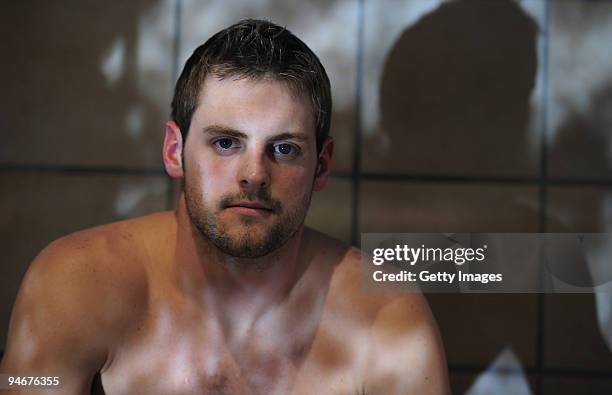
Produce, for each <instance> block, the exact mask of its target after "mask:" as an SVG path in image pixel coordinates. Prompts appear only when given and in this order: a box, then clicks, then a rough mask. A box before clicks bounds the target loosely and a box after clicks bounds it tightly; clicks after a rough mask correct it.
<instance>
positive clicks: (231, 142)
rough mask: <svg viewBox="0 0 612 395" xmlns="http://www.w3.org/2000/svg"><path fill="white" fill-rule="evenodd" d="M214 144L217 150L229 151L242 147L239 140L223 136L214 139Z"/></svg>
mask: <svg viewBox="0 0 612 395" xmlns="http://www.w3.org/2000/svg"><path fill="white" fill-rule="evenodd" d="M213 146H214V147H215V149H216V150H217V151H219V152H221V153H227V152H228V151H232V150H234V149H237V148H240V143H239V141H238V140H236V139H234V138H231V137H221V138H219V139H217V140H215V141H213Z"/></svg>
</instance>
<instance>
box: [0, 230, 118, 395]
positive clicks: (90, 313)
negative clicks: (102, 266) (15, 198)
mask: <svg viewBox="0 0 612 395" xmlns="http://www.w3.org/2000/svg"><path fill="white" fill-rule="evenodd" d="M84 258H85V257H84V255H83V254H82V253H79V252H78V249H75V248H74V246H73V245H70V243H66V242H56V243H53V244H51V245H50V246H49V247H47V248H46V249H45V250H43V252H41V254H39V256H38V257H37V258H36V259H35V260H34V262H33V263H32V265H31V266H30V268H29V269H28V272H27V273H26V276H25V278H24V280H23V282H22V284H21V287H20V290H19V293H18V295H17V299H16V302H15V306H14V307H13V312H12V315H11V321H10V325H9V332H8V338H7V344H6V350H5V354H4V357H3V360H2V365H1V369H0V371H2V372H3V373H11V374H28V373H29V374H44V373H47V374H50V375H51V374H52V375H53V376H56V375H60V376H62V388H63V389H62V390H61V392H58V391H57V390H51V392H52V393H54V394H60V393H64V394H77V393H87V392H89V387H90V385H91V380H92V378H93V376H94V374H95V373H96V371H97V370H99V369H100V367H101V366H102V365H103V364H104V362H105V359H106V355H107V352H108V349H107V344H106V340H107V339H105V336H104V335H103V333H101V332H102V331H104V329H105V327H106V325H105V323H104V321H103V319H101V314H100V313H101V312H102V311H101V310H100V309H101V305H100V303H99V300H96V293H97V292H98V291H100V290H101V289H100V286H101V285H102V284H103V281H102V280H100V278H99V276H97V275H96V274H95V269H94V270H92V263H91V262H87V260H86V259H84ZM102 318H103V315H102ZM11 393H13V392H11ZM37 393H40V392H37Z"/></svg>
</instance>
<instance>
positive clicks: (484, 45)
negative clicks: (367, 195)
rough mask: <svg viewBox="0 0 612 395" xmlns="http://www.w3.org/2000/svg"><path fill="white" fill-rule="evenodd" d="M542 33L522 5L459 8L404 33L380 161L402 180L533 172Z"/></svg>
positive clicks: (388, 95) (459, 4)
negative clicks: (533, 108) (532, 120)
mask: <svg viewBox="0 0 612 395" xmlns="http://www.w3.org/2000/svg"><path fill="white" fill-rule="evenodd" d="M536 29H537V28H536V25H535V24H534V22H533V21H532V20H531V19H530V18H529V17H528V16H527V15H526V14H525V13H524V12H523V11H522V10H521V9H520V8H519V7H518V6H517V5H516V4H514V3H513V2H509V1H508V2H506V1H502V2H486V1H485V2H475V1H456V2H450V3H445V4H443V5H441V6H440V7H439V8H437V9H436V10H435V11H433V12H431V13H430V14H428V15H426V16H424V17H423V18H422V19H421V20H419V21H418V22H417V23H416V24H415V25H413V26H411V27H410V28H409V29H407V30H405V31H404V32H403V33H402V34H401V36H400V38H399V39H398V40H397V42H396V43H395V45H394V46H393V49H392V50H391V52H390V55H389V57H388V59H387V61H386V64H385V67H384V71H383V78H382V82H381V93H380V97H381V108H380V113H381V126H382V133H383V134H384V139H383V140H384V141H386V144H384V145H382V146H381V145H378V147H380V148H379V152H377V153H375V154H377V155H375V156H376V162H380V163H383V164H384V167H385V168H386V170H388V171H392V172H394V173H397V172H399V173H411V174H432V173H433V174H462V175H470V174H477V175H483V174H486V175H498V176H499V175H509V174H514V175H516V174H517V173H519V174H524V173H526V172H527V173H529V172H533V171H534V170H535V166H534V162H533V160H532V159H531V158H530V157H529V153H528V150H527V133H526V126H527V122H528V116H529V97H530V94H531V91H532V89H533V87H534V78H535V73H536V63H537V62H536V40H535V39H536ZM380 137H381V136H380V135H378V136H374V138H378V139H380ZM372 145H373V144H366V146H372ZM374 146H376V145H374ZM424 147H426V149H424Z"/></svg>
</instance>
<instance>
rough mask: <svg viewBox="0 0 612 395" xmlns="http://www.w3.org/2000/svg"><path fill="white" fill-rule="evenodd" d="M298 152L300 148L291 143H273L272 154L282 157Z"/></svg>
mask: <svg viewBox="0 0 612 395" xmlns="http://www.w3.org/2000/svg"><path fill="white" fill-rule="evenodd" d="M299 153H300V149H299V148H298V147H296V146H295V145H293V144H289V143H279V144H275V145H274V155H277V156H282V157H294V156H297V155H298V154H299Z"/></svg>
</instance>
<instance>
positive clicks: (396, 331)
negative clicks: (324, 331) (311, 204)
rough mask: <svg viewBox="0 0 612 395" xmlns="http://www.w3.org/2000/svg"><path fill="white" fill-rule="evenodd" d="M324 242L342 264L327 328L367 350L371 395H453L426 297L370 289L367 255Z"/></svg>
mask: <svg viewBox="0 0 612 395" xmlns="http://www.w3.org/2000/svg"><path fill="white" fill-rule="evenodd" d="M320 243H321V245H325V246H326V248H327V249H328V250H329V251H335V254H336V255H335V256H336V259H338V262H337V263H336V265H335V268H334V272H333V275H332V279H331V281H330V289H329V292H328V297H327V301H326V312H327V318H326V322H325V325H326V326H327V328H328V331H330V332H331V331H336V330H340V329H341V328H342V329H344V330H343V332H342V333H343V335H342V340H343V341H344V342H348V343H349V344H347V345H346V346H347V347H350V348H351V349H353V350H357V349H361V350H362V353H361V357H360V359H361V361H360V363H361V367H360V369H361V373H360V376H361V377H362V378H363V388H364V389H365V390H366V393H385V394H401V393H419V394H446V393H448V392H449V388H448V377H447V367H446V360H445V356H444V350H443V346H442V343H441V340H440V336H439V333H438V329H437V325H436V322H435V319H434V317H433V315H432V313H431V310H430V309H429V305H428V303H427V301H426V299H425V298H424V296H423V295H422V294H421V293H420V292H418V290H415V291H413V292H403V293H398V292H372V291H368V290H366V288H365V287H364V286H363V279H362V266H361V265H362V257H364V253H363V252H362V251H360V250H359V249H357V248H355V247H351V246H348V245H346V244H343V243H342V242H339V241H336V240H333V239H327V238H321V239H320ZM347 328H352V329H351V330H349V331H347V330H346V329H347ZM353 334H354V335H353Z"/></svg>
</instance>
